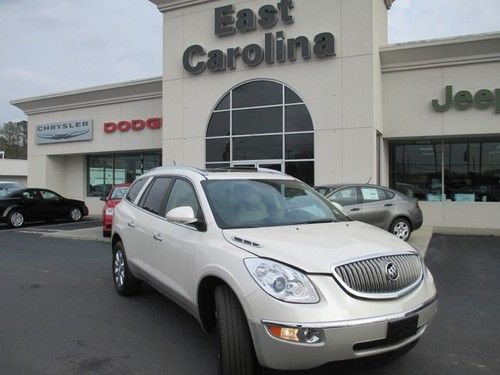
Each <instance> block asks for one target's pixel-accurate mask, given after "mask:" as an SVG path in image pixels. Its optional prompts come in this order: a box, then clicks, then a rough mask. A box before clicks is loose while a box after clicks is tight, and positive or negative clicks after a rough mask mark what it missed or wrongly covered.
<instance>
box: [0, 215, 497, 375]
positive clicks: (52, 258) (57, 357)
mask: <svg viewBox="0 0 500 375" xmlns="http://www.w3.org/2000/svg"><path fill="white" fill-rule="evenodd" d="M68 225H73V224H63V223H57V224H52V225H42V226H30V227H27V228H25V229H22V230H8V229H3V228H0V301H1V308H0V373H1V374H118V373H121V374H183V375H185V374H215V373H216V361H217V353H216V345H215V338H214V336H213V335H207V334H205V333H203V332H202V331H201V329H200V327H199V326H198V323H197V322H196V321H195V319H194V318H192V317H191V316H189V315H188V314H187V313H185V312H184V311H183V310H182V309H180V308H179V307H177V306H176V305H175V304H173V303H172V302H170V301H169V300H168V299H167V298H165V297H163V296H161V295H160V294H159V293H157V292H156V291H155V290H153V289H152V288H150V287H147V286H146V287H144V291H143V293H142V294H141V295H139V296H137V297H132V298H123V297H120V296H118V295H117V294H116V293H115V292H114V289H113V284H112V280H111V257H110V249H109V245H108V244H106V243H101V242H92V241H75V240H63V239H54V238H42V237H41V234H40V232H43V231H44V230H53V228H55V227H56V226H59V228H61V229H68ZM90 225H96V224H95V222H94V223H92V222H88V221H87V222H84V223H80V224H78V225H73V227H75V229H76V228H80V227H81V226H90ZM51 228H52V229H51ZM69 228H72V227H69ZM426 259H427V265H428V267H429V268H430V269H431V271H432V272H433V274H434V277H435V279H436V284H437V288H438V292H439V299H440V302H439V308H438V314H437V316H436V318H435V320H434V322H433V324H432V326H431V327H430V328H429V330H428V331H427V333H426V335H424V337H423V338H422V340H421V341H420V343H419V344H418V345H417V346H416V347H415V348H414V349H413V350H412V351H411V352H410V353H408V354H407V355H406V356H404V357H403V358H401V359H399V360H397V361H394V362H387V360H386V358H374V359H369V360H362V361H349V362H342V363H337V364H330V365H327V366H324V367H322V368H319V369H315V370H312V371H309V372H300V373H301V374H311V375H312V374H314V375H319V374H333V373H335V374H368V373H369V374H375V375H378V374H391V375H393V374H498V373H500V354H499V353H500V329H499V323H498V317H500V294H499V292H498V291H499V290H500V272H499V271H498V270H499V267H500V238H495V237H465V236H444V235H435V236H434V237H433V239H432V241H431V244H430V248H429V251H428V252H427V258H426ZM265 373H266V374H295V373H293V372H292V373H290V372H278V371H266V372H265Z"/></svg>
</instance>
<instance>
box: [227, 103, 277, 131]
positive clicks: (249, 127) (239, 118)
mask: <svg viewBox="0 0 500 375" xmlns="http://www.w3.org/2000/svg"><path fill="white" fill-rule="evenodd" d="M282 132H283V108H281V107H271V108H259V109H247V110H243V111H234V112H233V135H245V134H265V133H282Z"/></svg>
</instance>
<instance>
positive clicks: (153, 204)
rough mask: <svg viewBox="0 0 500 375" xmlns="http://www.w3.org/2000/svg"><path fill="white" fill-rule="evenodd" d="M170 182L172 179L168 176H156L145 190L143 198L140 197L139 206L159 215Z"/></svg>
mask: <svg viewBox="0 0 500 375" xmlns="http://www.w3.org/2000/svg"><path fill="white" fill-rule="evenodd" d="M171 184H172V179H171V178H170V177H158V178H157V179H156V180H154V181H153V183H152V184H151V187H150V188H149V189H148V191H147V192H146V194H147V195H146V197H145V199H141V204H140V206H141V207H142V208H144V209H145V210H147V211H150V212H152V213H154V214H156V215H161V214H162V211H163V206H164V203H165V199H166V197H167V193H168V190H169V189H170V185H171Z"/></svg>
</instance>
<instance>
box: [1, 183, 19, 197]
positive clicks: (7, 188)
mask: <svg viewBox="0 0 500 375" xmlns="http://www.w3.org/2000/svg"><path fill="white" fill-rule="evenodd" d="M21 189H24V186H23V185H21V184H20V183H19V182H2V183H0V197H5V196H6V195H8V194H10V193H13V192H15V191H17V190H21Z"/></svg>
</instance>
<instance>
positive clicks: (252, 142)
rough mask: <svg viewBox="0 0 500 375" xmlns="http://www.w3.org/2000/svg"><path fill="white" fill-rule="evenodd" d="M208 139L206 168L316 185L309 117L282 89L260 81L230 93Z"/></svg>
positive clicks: (293, 96) (213, 120)
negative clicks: (250, 170)
mask: <svg viewBox="0 0 500 375" xmlns="http://www.w3.org/2000/svg"><path fill="white" fill-rule="evenodd" d="M206 137H207V138H206V166H207V168H215V167H229V166H255V167H269V168H272V169H277V170H280V171H282V172H286V173H288V174H291V175H293V176H294V177H297V178H299V179H301V180H303V181H305V182H306V183H308V184H310V185H313V184H314V129H313V123H312V119H311V115H310V114H309V111H308V110H307V107H306V105H305V104H304V103H303V101H302V99H301V98H300V97H299V95H297V94H296V93H295V92H294V91H293V90H292V89H291V88H289V87H287V86H286V85H284V84H282V83H277V82H273V81H265V80H259V81H252V82H248V83H245V84H243V85H241V86H238V87H236V88H235V89H233V90H231V91H230V92H229V93H227V94H226V95H225V96H224V97H223V98H222V100H221V101H220V102H219V103H218V104H217V106H216V109H215V110H214V112H213V114H212V116H211V118H210V121H209V124H208V128H207V133H206Z"/></svg>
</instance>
